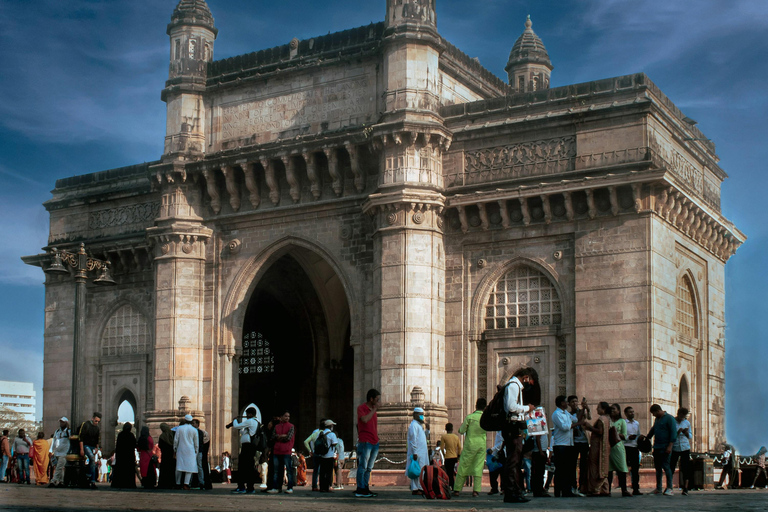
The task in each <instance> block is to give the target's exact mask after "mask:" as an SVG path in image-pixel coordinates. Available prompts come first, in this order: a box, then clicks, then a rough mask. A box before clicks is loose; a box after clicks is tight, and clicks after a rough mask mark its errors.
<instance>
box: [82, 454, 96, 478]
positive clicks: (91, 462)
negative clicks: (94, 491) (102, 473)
mask: <svg viewBox="0 0 768 512" xmlns="http://www.w3.org/2000/svg"><path fill="white" fill-rule="evenodd" d="M83 451H84V452H85V456H86V457H88V470H87V471H86V475H88V481H89V482H95V481H96V456H95V455H94V453H96V447H95V446H85V445H83Z"/></svg>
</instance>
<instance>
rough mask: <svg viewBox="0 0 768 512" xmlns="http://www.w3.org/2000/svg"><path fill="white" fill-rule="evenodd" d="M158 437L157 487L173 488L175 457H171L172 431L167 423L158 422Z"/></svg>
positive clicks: (174, 483) (174, 481)
mask: <svg viewBox="0 0 768 512" xmlns="http://www.w3.org/2000/svg"><path fill="white" fill-rule="evenodd" d="M160 430H161V431H162V433H161V434H160V438H159V439H158V441H157V445H158V446H159V447H160V453H161V457H160V479H159V480H158V483H157V487H158V489H173V488H174V486H175V485H176V459H174V458H173V431H172V430H171V427H169V426H168V424H167V423H161V424H160Z"/></svg>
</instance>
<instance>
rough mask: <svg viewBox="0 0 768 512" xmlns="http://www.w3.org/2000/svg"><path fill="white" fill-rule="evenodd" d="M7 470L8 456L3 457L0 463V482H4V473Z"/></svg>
mask: <svg viewBox="0 0 768 512" xmlns="http://www.w3.org/2000/svg"><path fill="white" fill-rule="evenodd" d="M7 470H8V456H7V455H3V462H2V463H0V480H5V473H6V471H7Z"/></svg>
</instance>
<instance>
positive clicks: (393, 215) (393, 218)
mask: <svg viewBox="0 0 768 512" xmlns="http://www.w3.org/2000/svg"><path fill="white" fill-rule="evenodd" d="M395 222H397V212H389V213H388V214H387V224H389V225H390V226H392V225H393V224H394V223H395Z"/></svg>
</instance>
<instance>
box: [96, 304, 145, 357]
mask: <svg viewBox="0 0 768 512" xmlns="http://www.w3.org/2000/svg"><path fill="white" fill-rule="evenodd" d="M149 341H150V337H149V324H148V323H147V319H146V318H145V317H144V315H143V314H142V313H141V312H140V311H138V310H137V309H136V308H134V307H133V306H131V305H130V304H125V305H124V306H121V307H120V308H119V309H118V310H117V311H115V312H114V313H113V314H112V316H111V317H110V318H109V321H108V322H107V327H106V329H104V334H102V336H101V353H102V355H105V356H124V355H130V354H144V353H146V351H147V348H148V347H149Z"/></svg>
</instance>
